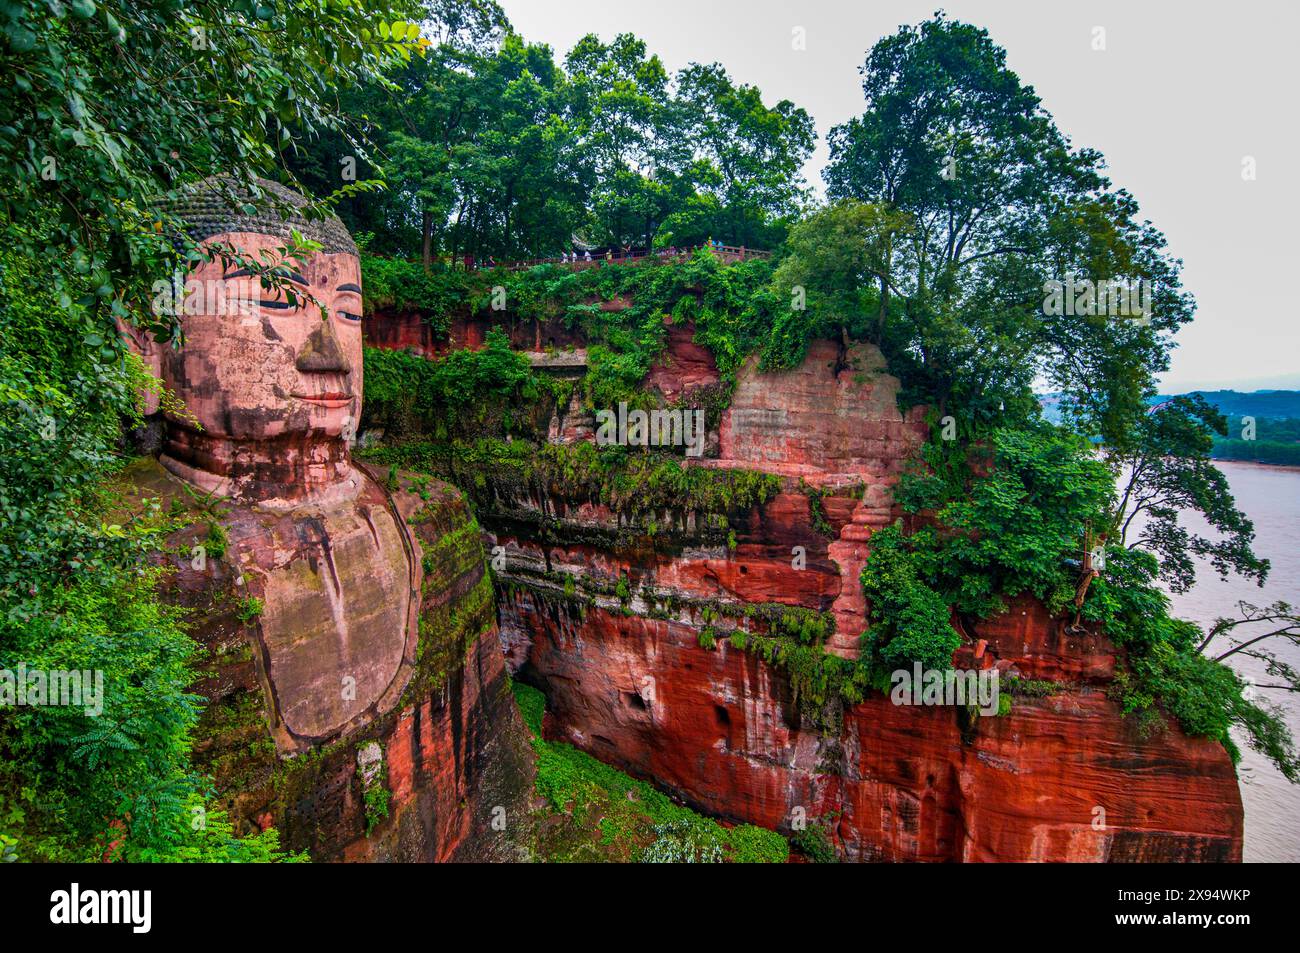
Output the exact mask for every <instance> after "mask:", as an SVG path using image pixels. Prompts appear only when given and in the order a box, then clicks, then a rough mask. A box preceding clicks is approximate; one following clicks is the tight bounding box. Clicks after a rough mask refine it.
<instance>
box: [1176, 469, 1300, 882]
mask: <svg viewBox="0 0 1300 953" xmlns="http://www.w3.org/2000/svg"><path fill="white" fill-rule="evenodd" d="M1218 466H1219V468H1220V469H1221V470H1222V471H1223V472H1224V474H1225V475H1226V476H1227V477H1228V483H1229V484H1230V485H1231V487H1232V493H1233V495H1234V496H1235V497H1236V499H1237V506H1238V507H1240V508H1241V509H1242V510H1243V511H1244V512H1245V513H1246V515H1247V516H1249V517H1250V518H1251V519H1252V520H1253V521H1254V523H1255V552H1256V553H1258V554H1259V555H1260V556H1262V557H1264V558H1266V559H1268V560H1270V561H1271V562H1272V571H1271V572H1270V573H1269V577H1268V582H1267V583H1266V584H1265V585H1264V587H1263V588H1262V589H1261V588H1259V587H1258V586H1256V585H1255V584H1254V583H1252V582H1249V581H1246V580H1243V579H1241V578H1239V577H1230V578H1229V579H1228V580H1227V581H1223V580H1220V579H1219V577H1218V576H1217V575H1216V574H1215V572H1214V570H1213V569H1211V568H1210V567H1208V566H1201V567H1200V569H1199V571H1198V574H1197V581H1196V585H1195V586H1194V587H1193V588H1192V590H1191V591H1190V592H1186V593H1183V594H1181V595H1179V594H1173V595H1171V599H1172V601H1173V612H1174V614H1175V615H1177V616H1179V617H1180V618H1184V619H1190V620H1192V621H1194V622H1198V623H1200V624H1201V625H1202V626H1205V625H1208V624H1209V623H1211V622H1213V620H1214V619H1216V618H1218V617H1220V616H1231V615H1235V614H1236V612H1235V607H1236V604H1237V603H1238V602H1239V601H1242V600H1245V601H1246V602H1250V603H1252V604H1254V605H1259V606H1262V605H1268V604H1270V603H1272V602H1275V601H1277V600H1278V599H1284V600H1286V601H1287V602H1289V603H1291V605H1292V606H1296V605H1297V604H1300V469H1295V468H1289V467H1269V466H1261V465H1258V464H1253V463H1236V462H1229V461H1226V460H1222V461H1218ZM1185 525H1186V526H1187V527H1188V528H1189V529H1192V530H1193V531H1197V530H1200V531H1205V524H1204V521H1202V520H1200V519H1199V518H1187V519H1185ZM1245 628H1246V627H1244V626H1243V627H1242V628H1241V629H1239V630H1238V631H1239V632H1241V631H1244V630H1245ZM1263 631H1267V630H1259V633H1260V634H1262V632H1263ZM1218 641H1222V642H1224V646H1223V648H1221V649H1220V650H1219V651H1220V652H1222V651H1224V649H1226V648H1229V647H1231V643H1229V642H1228V641H1227V640H1226V639H1224V637H1222V636H1220V638H1219V640H1216V644H1217V642H1218ZM1269 641H1270V642H1272V643H1274V644H1273V646H1272V648H1273V650H1274V651H1275V652H1276V653H1277V655H1278V657H1279V658H1281V659H1283V660H1285V661H1287V662H1289V663H1290V664H1291V665H1293V666H1296V667H1300V647H1297V646H1295V645H1292V644H1290V643H1284V642H1282V640H1279V639H1272V640H1269ZM1266 644H1267V643H1266ZM1232 664H1233V667H1234V668H1236V669H1237V671H1239V672H1241V673H1242V674H1243V675H1245V676H1246V677H1247V678H1248V679H1252V680H1253V679H1258V680H1259V681H1260V682H1261V683H1264V684H1268V683H1276V682H1278V681H1279V680H1278V679H1277V678H1273V677H1269V676H1268V675H1267V674H1266V673H1265V672H1264V666H1263V664H1262V663H1260V662H1258V661H1256V660H1255V659H1249V658H1246V659H1243V658H1240V657H1239V656H1233V661H1232ZM1255 694H1256V697H1259V698H1263V699H1266V700H1269V701H1272V702H1274V703H1276V704H1278V705H1281V706H1282V708H1283V709H1284V710H1285V711H1286V712H1287V722H1288V723H1289V725H1290V726H1291V733H1292V736H1293V737H1296V738H1297V739H1300V697H1298V696H1297V693H1295V692H1287V691H1278V690H1272V691H1270V690H1267V689H1260V690H1258V691H1257V692H1256V693H1255ZM1237 743H1238V745H1239V746H1240V747H1241V749H1242V753H1243V757H1242V760H1241V764H1239V765H1238V766H1237V774H1238V777H1239V779H1240V782H1241V798H1242V801H1243V802H1244V803H1245V807H1246V847H1245V859H1246V861H1248V862H1260V861H1273V862H1278V861H1283V862H1291V863H1294V862H1296V861H1300V785H1295V784H1291V783H1289V782H1288V781H1287V780H1286V779H1285V778H1284V777H1282V775H1281V774H1280V773H1279V772H1278V771H1277V769H1276V768H1274V767H1273V766H1272V764H1271V763H1269V761H1268V760H1267V759H1265V758H1264V757H1263V756H1262V755H1259V754H1256V753H1255V752H1254V751H1252V750H1250V748H1249V747H1247V745H1246V744H1245V740H1244V739H1243V738H1237Z"/></svg>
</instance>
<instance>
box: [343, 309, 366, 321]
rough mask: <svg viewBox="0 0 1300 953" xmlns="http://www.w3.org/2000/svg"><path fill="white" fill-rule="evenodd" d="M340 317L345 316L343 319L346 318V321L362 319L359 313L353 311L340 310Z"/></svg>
mask: <svg viewBox="0 0 1300 953" xmlns="http://www.w3.org/2000/svg"><path fill="white" fill-rule="evenodd" d="M339 317H340V318H343V319H344V320H346V321H360V320H361V315H359V314H353V313H352V312H351V311H340V312H339Z"/></svg>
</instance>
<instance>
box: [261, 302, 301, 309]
mask: <svg viewBox="0 0 1300 953" xmlns="http://www.w3.org/2000/svg"><path fill="white" fill-rule="evenodd" d="M261 304H262V307H263V308H270V309H271V310H273V311H296V310H297V308H298V305H296V304H290V303H289V302H287V301H267V300H265V299H263V300H262V302H261Z"/></svg>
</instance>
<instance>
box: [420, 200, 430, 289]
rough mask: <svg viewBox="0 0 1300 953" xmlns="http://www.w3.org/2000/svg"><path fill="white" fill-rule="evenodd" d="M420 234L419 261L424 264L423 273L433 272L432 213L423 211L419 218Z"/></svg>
mask: <svg viewBox="0 0 1300 953" xmlns="http://www.w3.org/2000/svg"><path fill="white" fill-rule="evenodd" d="M420 233H421V236H422V239H423V241H422V243H421V246H420V259H421V260H422V261H423V262H424V270H425V272H426V273H427V272H430V271H432V270H433V212H432V211H430V210H429V209H425V210H424V213H423V214H422V215H421V216H420Z"/></svg>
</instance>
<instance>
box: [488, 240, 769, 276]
mask: <svg viewBox="0 0 1300 953" xmlns="http://www.w3.org/2000/svg"><path fill="white" fill-rule="evenodd" d="M701 248H708V249H709V250H710V251H712V252H713V254H714V255H715V256H717V257H718V258H719V259H721V260H722V261H723V262H725V263H727V264H731V263H733V262H738V261H750V260H752V259H755V258H771V257H772V253H771V252H770V251H763V250H762V249H758V248H746V247H745V246H744V245H719V244H714V245H695V246H692V247H690V248H661V249H659V250H658V251H651V252H647V251H644V250H642V251H639V252H638V251H633V252H629V253H626V254H615V253H614V252H612V251H610V252H601V253H600V254H599V255H592V256H591V258H590V259H587V258H572V257H570V258H531V259H527V260H525V261H511V262H501V263H498V264H495V265H493V264H488V263H486V262H481V261H480V262H475V263H474V268H475V270H480V269H490V268H504V269H506V270H507V271H523V270H525V269H527V268H536V267H537V266H538V265H565V266H567V267H571V268H574V269H577V270H582V269H584V268H599V267H601V266H602V265H634V264H636V263H637V262H642V261H647V260H654V261H684V260H685V259H687V258H690V257H691V256H692V255H694V254H695V253H696V252H697V251H699V250H700V249H701Z"/></svg>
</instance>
